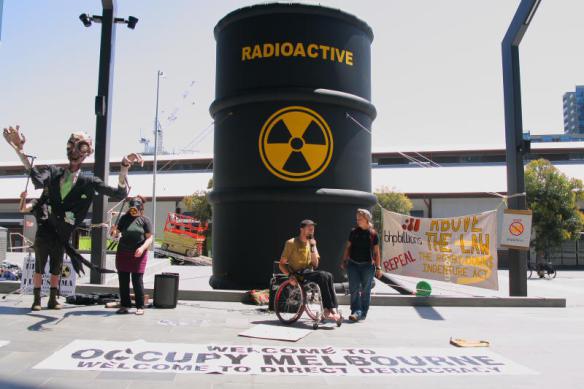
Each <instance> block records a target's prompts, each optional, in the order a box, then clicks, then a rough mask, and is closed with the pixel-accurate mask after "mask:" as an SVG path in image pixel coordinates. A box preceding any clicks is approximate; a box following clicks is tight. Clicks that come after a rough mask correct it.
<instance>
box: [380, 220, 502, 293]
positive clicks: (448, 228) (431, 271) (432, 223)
mask: <svg viewBox="0 0 584 389" xmlns="http://www.w3.org/2000/svg"><path fill="white" fill-rule="evenodd" d="M380 239H381V240H382V248H383V252H382V258H381V267H382V269H383V271H384V272H387V273H393V274H399V275H402V276H409V277H417V278H424V279H431V280H438V281H445V282H451V283H454V284H459V285H467V286H475V287H479V288H486V289H493V290H498V289H499V284H498V278H497V268H498V263H497V211H489V212H484V213H481V214H476V215H466V216H455V217H451V218H440V219H438V218H434V219H428V218H419V217H413V216H410V215H401V214H399V213H394V212H390V211H387V210H385V209H384V210H383V233H382V234H381V235H380Z"/></svg>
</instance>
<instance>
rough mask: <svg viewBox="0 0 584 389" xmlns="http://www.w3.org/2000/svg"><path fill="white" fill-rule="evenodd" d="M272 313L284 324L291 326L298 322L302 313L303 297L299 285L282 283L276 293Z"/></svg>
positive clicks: (288, 282)
mask: <svg viewBox="0 0 584 389" xmlns="http://www.w3.org/2000/svg"><path fill="white" fill-rule="evenodd" d="M274 311H276V316H278V319H280V321H281V322H282V323H284V324H292V323H294V322H295V321H296V320H298V319H299V318H300V316H302V312H303V311H304V296H303V293H302V288H301V287H300V285H298V284H296V285H292V283H291V282H290V281H289V280H288V281H284V282H283V283H282V285H280V287H279V288H278V291H277V292H276V297H275V299H274Z"/></svg>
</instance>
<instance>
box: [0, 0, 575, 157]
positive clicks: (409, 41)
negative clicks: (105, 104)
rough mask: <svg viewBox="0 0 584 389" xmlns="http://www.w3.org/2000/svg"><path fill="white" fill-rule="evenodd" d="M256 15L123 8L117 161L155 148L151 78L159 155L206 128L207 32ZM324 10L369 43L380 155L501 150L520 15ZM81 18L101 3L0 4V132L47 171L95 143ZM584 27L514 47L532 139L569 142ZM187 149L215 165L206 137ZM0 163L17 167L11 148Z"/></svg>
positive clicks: (392, 1) (398, 1)
mask: <svg viewBox="0 0 584 389" xmlns="http://www.w3.org/2000/svg"><path fill="white" fill-rule="evenodd" d="M255 3H257V1H235V0H221V1H194V0H168V1H155V0H119V1H118V16H123V17H127V16H129V15H133V16H136V17H138V18H139V19H140V21H139V23H138V25H137V27H136V29H135V30H133V31H132V30H128V29H127V28H125V27H121V26H120V27H118V29H117V40H116V54H115V55H116V65H115V66H116V67H115V74H114V81H115V85H114V97H113V103H114V110H113V122H112V145H111V155H112V156H121V155H122V154H123V153H126V152H129V151H139V150H141V145H140V144H139V143H138V139H139V137H140V131H141V130H142V132H143V135H146V136H151V135H152V134H151V132H152V128H153V121H154V103H155V85H156V71H157V70H158V69H161V70H163V71H164V72H165V73H166V75H167V76H166V78H165V79H164V80H162V83H161V110H162V111H163V113H162V115H161V119H162V120H161V122H162V125H163V127H164V129H165V146H166V147H167V149H169V150H173V149H174V150H176V151H178V150H180V149H181V148H184V145H185V144H187V143H189V142H190V141H191V140H192V139H193V138H195V136H196V135H197V134H199V133H200V132H201V131H202V130H203V129H204V128H205V127H206V126H207V125H208V124H209V123H210V122H211V120H212V119H211V117H210V116H209V113H208V108H209V105H210V104H211V102H212V101H213V98H214V83H215V74H214V69H215V41H214V38H213V27H214V26H215V24H216V22H217V21H218V20H219V19H220V18H221V17H223V16H224V15H225V14H226V13H228V12H230V11H232V10H234V9H236V8H239V7H242V6H245V5H249V4H255ZM320 3H321V4H323V5H326V6H331V7H335V8H341V9H343V10H345V11H347V12H351V13H353V14H355V15H357V16H358V17H360V18H362V19H363V20H365V21H366V22H367V23H369V24H370V25H371V27H372V28H373V31H374V33H375V40H374V42H373V46H372V77H373V84H372V87H373V103H374V104H375V105H376V107H377V110H378V118H377V120H376V121H375V122H374V126H373V133H374V135H373V149H374V150H403V151H405V150H411V149H431V148H432V147H434V146H445V145H453V146H462V145H471V146H472V145H485V144H488V145H492V144H496V145H502V144H503V142H504V127H503V124H504V121H503V101H502V79H501V58H500V43H501V39H502V37H503V35H504V33H505V31H506V29H507V26H508V24H509V22H510V20H511V18H512V16H513V13H514V11H515V8H516V6H517V4H518V1H512V0H490V1H481V0H441V1H435V0H383V1H382V0H377V1H374V0H363V1H354V0H353V1H348V0H344V1H342V0H321V1H320ZM83 12H88V13H91V14H99V13H100V12H101V2H100V1H98V0H84V1H79V0H51V1H48V0H44V1H39V0H37V1H35V0H5V1H4V22H3V25H2V29H3V31H2V42H1V43H0V126H2V127H5V126H7V125H9V124H17V123H18V124H20V125H21V126H22V130H23V132H24V133H25V134H26V135H27V136H28V143H27V151H29V152H30V153H32V154H37V155H39V156H40V157H41V158H43V159H46V158H61V157H64V146H65V141H66V139H67V137H68V135H69V133H70V132H71V131H74V130H80V129H85V130H87V131H88V132H89V133H90V134H93V133H94V131H95V116H94V114H93V101H94V96H95V94H96V91H97V72H98V68H97V66H98V57H99V39H100V36H99V33H100V28H99V25H94V26H92V27H91V28H84V27H83V26H82V24H81V23H80V21H79V19H78V16H79V14H81V13H83ZM583 14H584V2H583V1H581V0H554V1H546V0H544V1H542V4H541V6H540V8H539V10H538V12H537V14H536V16H535V18H534V21H533V22H532V25H531V27H530V29H529V31H528V33H527V35H526V37H525V38H524V40H523V43H522V46H521V61H522V62H521V65H522V68H521V72H522V83H523V105H524V127H525V129H526V130H531V131H532V132H533V133H544V132H553V133H557V132H561V131H562V130H563V122H562V95H563V93H564V92H566V91H569V90H573V89H574V86H575V85H576V84H584V74H583V73H584V70H583V69H584V51H583V50H582V45H581V38H582V36H584V24H583V23H581V16H582V15H583ZM193 81H194V83H192V82H193ZM191 84H192V86H191ZM184 92H188V96H187V97H186V98H183V94H184ZM175 111H176V115H175V116H176V119H175V120H168V117H169V116H170V115H171V113H173V112H175ZM191 148H192V149H193V150H195V151H198V152H200V153H204V154H207V153H211V152H212V150H213V134H212V132H211V133H210V135H208V136H207V137H205V138H204V139H203V140H202V141H201V142H199V143H197V144H195V145H193V146H192V147H191ZM0 158H1V159H2V160H14V159H15V157H14V156H13V154H11V151H10V149H9V148H8V147H7V146H6V145H0Z"/></svg>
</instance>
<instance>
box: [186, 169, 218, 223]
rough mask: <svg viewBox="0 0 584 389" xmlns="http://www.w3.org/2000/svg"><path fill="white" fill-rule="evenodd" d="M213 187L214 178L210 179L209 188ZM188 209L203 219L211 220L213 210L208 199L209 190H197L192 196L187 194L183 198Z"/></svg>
mask: <svg viewBox="0 0 584 389" xmlns="http://www.w3.org/2000/svg"><path fill="white" fill-rule="evenodd" d="M211 188H213V179H212V178H211V179H210V180H209V183H208V184H207V189H211ZM182 202H183V203H184V205H185V207H186V209H187V210H188V211H189V212H192V213H193V216H194V217H196V218H197V219H199V220H201V221H209V220H211V218H212V216H213V210H212V208H211V204H209V200H208V191H197V192H195V193H193V194H192V195H190V196H185V197H184V198H183V200H182Z"/></svg>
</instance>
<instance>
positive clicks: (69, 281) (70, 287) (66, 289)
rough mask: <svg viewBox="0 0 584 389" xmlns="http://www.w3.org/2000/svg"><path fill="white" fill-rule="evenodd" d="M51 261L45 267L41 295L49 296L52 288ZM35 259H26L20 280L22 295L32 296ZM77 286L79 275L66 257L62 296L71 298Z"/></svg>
mask: <svg viewBox="0 0 584 389" xmlns="http://www.w3.org/2000/svg"><path fill="white" fill-rule="evenodd" d="M49 261H50V260H47V264H46V266H45V271H44V272H43V283H42V286H41V293H43V294H48V293H49V290H50V288H51V282H50V281H51V279H50V277H51V275H50V274H49ZM34 267H35V257H34V256H32V255H29V256H28V257H26V258H25V260H24V264H23V266H22V279H21V280H20V289H21V293H22V294H32V293H33V289H34V285H33V282H32V278H33V276H34ZM76 284H77V273H75V270H74V269H73V265H71V259H70V258H69V257H68V256H65V258H64V259H63V265H62V266H61V282H60V284H59V293H60V294H61V296H71V295H74V294H75V286H76Z"/></svg>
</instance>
